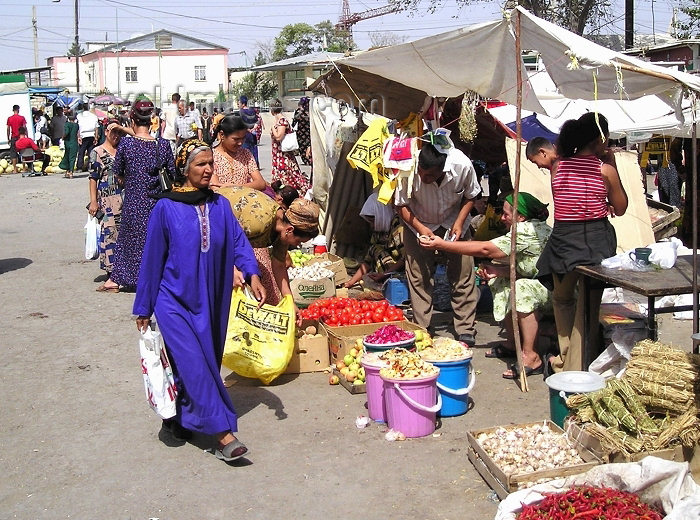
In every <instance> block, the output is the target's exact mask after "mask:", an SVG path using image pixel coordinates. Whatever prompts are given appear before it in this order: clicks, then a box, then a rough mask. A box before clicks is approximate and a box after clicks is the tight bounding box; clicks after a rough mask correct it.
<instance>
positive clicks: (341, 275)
mask: <svg viewBox="0 0 700 520" xmlns="http://www.w3.org/2000/svg"><path fill="white" fill-rule="evenodd" d="M326 261H330V262H331V265H328V266H326V269H328V270H329V271H333V274H334V276H335V284H336V285H342V284H344V283H345V282H347V281H348V280H350V276H349V275H348V271H347V269H345V263H344V262H343V259H342V258H340V257H339V256H335V255H333V254H331V253H323V254H320V255H315V256H314V257H313V258H311V259H309V260H307V261H306V263H305V264H304V265H312V264H317V263H319V262H326Z"/></svg>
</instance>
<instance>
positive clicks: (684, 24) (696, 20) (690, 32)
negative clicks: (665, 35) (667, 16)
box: [674, 0, 700, 40]
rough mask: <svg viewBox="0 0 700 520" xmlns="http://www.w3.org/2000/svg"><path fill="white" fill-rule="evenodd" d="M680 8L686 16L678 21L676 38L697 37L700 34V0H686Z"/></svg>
mask: <svg viewBox="0 0 700 520" xmlns="http://www.w3.org/2000/svg"><path fill="white" fill-rule="evenodd" d="M679 10H680V12H681V13H683V14H684V15H685V16H686V18H685V19H684V20H680V21H676V23H675V26H676V38H679V39H681V40H687V39H689V38H697V37H698V35H700V0H684V2H683V4H682V5H681V7H680V9H679ZM674 20H675V16H674Z"/></svg>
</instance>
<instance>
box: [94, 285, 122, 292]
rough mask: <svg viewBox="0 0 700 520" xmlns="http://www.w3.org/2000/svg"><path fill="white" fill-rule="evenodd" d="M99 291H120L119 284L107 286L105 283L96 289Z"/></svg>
mask: <svg viewBox="0 0 700 520" xmlns="http://www.w3.org/2000/svg"><path fill="white" fill-rule="evenodd" d="M95 290H96V291H97V292H111V293H118V292H119V286H118V285H115V286H114V287H107V286H105V284H102V285H100V286H99V287H98V288H97V289H95Z"/></svg>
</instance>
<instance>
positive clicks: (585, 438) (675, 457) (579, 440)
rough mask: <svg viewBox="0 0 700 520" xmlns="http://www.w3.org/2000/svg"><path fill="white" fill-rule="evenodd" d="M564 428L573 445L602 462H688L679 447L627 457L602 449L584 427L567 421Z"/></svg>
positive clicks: (596, 439)
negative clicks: (663, 460)
mask: <svg viewBox="0 0 700 520" xmlns="http://www.w3.org/2000/svg"><path fill="white" fill-rule="evenodd" d="M564 427H565V428H566V432H567V433H568V435H569V438H570V439H572V441H573V442H574V443H575V444H578V445H580V446H582V447H584V448H585V449H587V450H588V451H590V452H591V453H593V454H594V455H595V456H596V457H598V458H599V459H600V460H602V461H604V462H608V463H613V462H637V461H640V460H642V459H643V458H644V457H647V456H649V455H652V456H654V457H659V458H660V459H665V460H671V461H674V462H683V461H686V460H690V459H689V458H688V454H686V453H685V452H684V449H683V446H681V445H678V446H673V447H671V448H664V449H662V450H651V451H640V452H639V453H631V454H629V455H627V454H625V453H610V452H608V451H607V450H605V449H603V446H602V444H601V442H600V440H599V439H598V438H597V437H595V436H593V435H591V434H590V433H588V432H587V431H586V428H585V426H584V425H581V424H578V423H576V422H574V421H572V420H570V419H567V420H566V422H565V423H564ZM686 451H687V450H686Z"/></svg>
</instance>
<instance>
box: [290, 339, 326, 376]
mask: <svg viewBox="0 0 700 520" xmlns="http://www.w3.org/2000/svg"><path fill="white" fill-rule="evenodd" d="M330 364H331V362H330V358H329V357H328V337H327V336H325V335H323V334H321V335H319V336H315V337H306V338H297V339H296V341H295V342H294V352H293V353H292V359H291V360H290V361H289V365H287V370H285V371H284V373H285V374H304V373H307V372H322V371H324V370H326V369H327V368H328V367H329V366H330Z"/></svg>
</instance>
